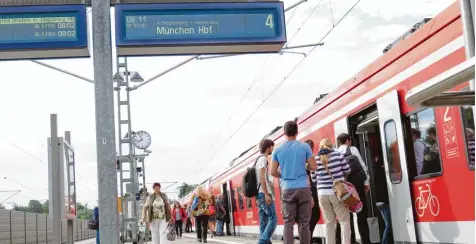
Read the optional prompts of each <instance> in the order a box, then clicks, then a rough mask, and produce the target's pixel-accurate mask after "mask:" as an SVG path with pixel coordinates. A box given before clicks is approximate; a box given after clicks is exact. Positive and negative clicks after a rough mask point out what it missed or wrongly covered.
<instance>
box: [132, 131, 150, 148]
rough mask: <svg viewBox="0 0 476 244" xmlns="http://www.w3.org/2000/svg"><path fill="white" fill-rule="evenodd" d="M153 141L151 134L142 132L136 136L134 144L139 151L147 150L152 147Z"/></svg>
mask: <svg viewBox="0 0 476 244" xmlns="http://www.w3.org/2000/svg"><path fill="white" fill-rule="evenodd" d="M151 142H152V139H151V137H150V134H149V133H147V132H145V131H143V130H141V131H138V132H136V133H135V134H134V138H133V143H134V146H135V147H137V148H139V149H146V148H148V147H149V146H150V143H151Z"/></svg>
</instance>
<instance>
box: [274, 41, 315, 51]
mask: <svg viewBox="0 0 476 244" xmlns="http://www.w3.org/2000/svg"><path fill="white" fill-rule="evenodd" d="M315 46H324V42H319V43H312V44H304V45H297V46H284V47H283V49H281V50H288V49H295V48H302V47H315Z"/></svg>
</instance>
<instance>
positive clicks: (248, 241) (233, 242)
mask: <svg viewBox="0 0 476 244" xmlns="http://www.w3.org/2000/svg"><path fill="white" fill-rule="evenodd" d="M207 242H208V243H221V244H256V243H257V240H256V239H254V238H250V237H235V236H220V237H213V238H212V237H210V235H209V236H208V238H207ZM74 243H75V244H96V239H94V238H93V239H89V240H83V241H76V242H74ZM148 243H150V242H148ZM169 243H173V244H190V243H197V244H198V243H199V242H197V234H196V233H195V232H193V233H183V234H182V239H176V240H175V241H173V242H169ZM202 244H203V242H202Z"/></svg>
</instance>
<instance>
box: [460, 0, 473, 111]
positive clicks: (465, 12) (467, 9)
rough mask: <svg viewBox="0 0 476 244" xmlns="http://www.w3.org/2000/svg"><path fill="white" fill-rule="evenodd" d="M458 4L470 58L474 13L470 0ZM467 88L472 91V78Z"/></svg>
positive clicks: (467, 52)
mask: <svg viewBox="0 0 476 244" xmlns="http://www.w3.org/2000/svg"><path fill="white" fill-rule="evenodd" d="M473 5H474V3H473ZM460 6H461V19H462V21H463V34H464V47H465V48H464V50H465V52H466V59H470V58H472V57H474V20H473V17H474V16H473V14H474V13H472V10H471V0H460ZM473 7H474V6H473ZM469 88H470V90H471V91H474V79H472V80H470V81H469ZM473 114H475V110H474V106H473Z"/></svg>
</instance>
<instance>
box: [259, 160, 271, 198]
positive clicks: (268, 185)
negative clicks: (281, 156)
mask: <svg viewBox="0 0 476 244" xmlns="http://www.w3.org/2000/svg"><path fill="white" fill-rule="evenodd" d="M258 157H259V159H258V161H257V162H256V167H255V170H256V183H258V184H260V187H259V192H262V193H264V191H263V183H262V182H260V176H259V175H260V169H262V168H264V172H265V173H264V177H265V179H266V188H267V189H268V193H269V195H271V196H272V195H273V188H271V187H272V183H271V182H273V177H272V176H271V175H270V174H269V170H268V159H267V158H266V156H265V155H260V156H258Z"/></svg>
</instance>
